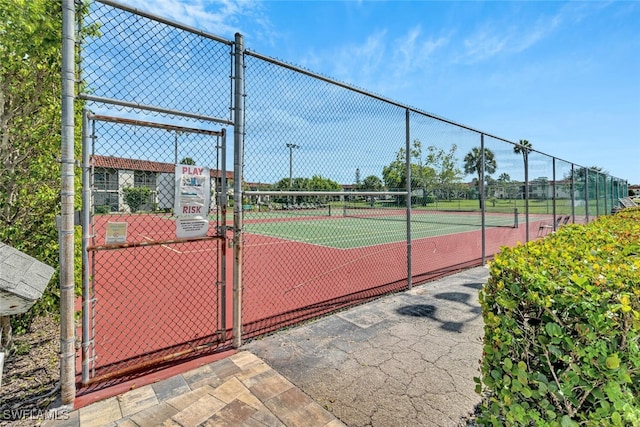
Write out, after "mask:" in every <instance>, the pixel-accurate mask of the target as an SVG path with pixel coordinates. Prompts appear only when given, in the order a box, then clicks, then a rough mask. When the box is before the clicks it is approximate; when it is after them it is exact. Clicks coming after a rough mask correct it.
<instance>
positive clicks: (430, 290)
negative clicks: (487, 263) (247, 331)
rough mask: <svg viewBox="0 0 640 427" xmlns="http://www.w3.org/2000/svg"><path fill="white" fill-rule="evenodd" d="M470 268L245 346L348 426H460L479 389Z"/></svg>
mask: <svg viewBox="0 0 640 427" xmlns="http://www.w3.org/2000/svg"><path fill="white" fill-rule="evenodd" d="M487 278H488V269H487V268H486V267H477V268H473V269H469V270H466V271H463V272H461V273H458V274H455V275H451V276H447V277H444V278H442V279H439V280H437V281H434V282H429V283H426V284H424V285H420V286H416V287H414V288H413V289H412V290H410V291H406V292H402V293H398V294H393V295H388V296H386V297H383V298H380V299H378V300H376V301H374V302H370V303H368V304H364V305H360V306H357V307H354V308H351V309H348V310H345V311H343V312H340V313H337V314H334V315H332V316H328V317H325V318H321V319H319V320H316V321H313V322H310V323H308V324H306V325H302V326H298V327H295V328H292V329H289V330H285V331H281V332H279V333H276V334H274V335H271V336H268V337H264V338H262V339H257V340H254V341H252V342H250V343H248V344H246V345H245V346H244V348H243V349H244V350H249V351H251V352H252V353H254V354H255V355H257V356H258V357H260V358H261V359H262V360H264V361H265V362H266V363H267V364H269V365H270V366H272V367H273V368H274V369H276V370H277V371H278V372H279V373H280V374H282V375H283V376H284V377H286V378H287V379H288V380H289V381H291V382H292V383H293V384H295V385H296V386H297V387H299V388H300V389H301V390H302V391H304V392H305V393H306V394H308V395H309V396H310V397H311V398H313V399H314V400H315V401H317V402H318V403H319V404H321V405H322V406H324V407H325V408H326V409H328V410H329V411H330V412H331V413H333V414H334V415H335V416H336V417H338V418H339V419H340V420H341V421H342V422H343V423H345V424H346V425H348V426H394V427H395V426H460V425H465V424H466V421H465V419H466V417H468V416H469V415H470V414H471V413H473V410H474V407H475V405H476V404H477V403H479V402H480V399H481V397H480V396H479V395H478V394H476V393H475V391H474V390H475V383H474V381H473V378H474V377H475V376H478V375H479V373H480V370H479V368H480V363H479V360H480V358H481V355H482V336H483V321H482V316H481V310H480V305H479V303H478V291H479V289H480V288H481V287H482V285H483V284H484V283H485V282H486V280H487Z"/></svg>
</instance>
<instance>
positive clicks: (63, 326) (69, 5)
mask: <svg viewBox="0 0 640 427" xmlns="http://www.w3.org/2000/svg"><path fill="white" fill-rule="evenodd" d="M74 7H75V6H74V2H73V0H63V2H62V130H61V132H62V156H61V157H62V173H61V180H62V182H61V194H60V199H61V200H60V201H61V205H62V206H61V208H62V209H61V221H60V229H59V233H60V239H59V242H60V388H61V398H62V403H63V404H65V405H66V404H72V403H73V400H74V399H75V397H76V387H75V367H76V364H75V361H76V358H75V356H76V351H75V327H74V326H75V325H74V316H73V314H74V313H73V311H74V309H73V306H74V297H75V296H74V288H75V283H74V274H73V270H74V240H73V237H74V198H75V188H74V174H75V171H74V167H75V159H74V157H75V156H74V146H75V145H74V126H75V117H74V114H75V109H74V98H75V95H74V86H75V28H74V27H75V9H74Z"/></svg>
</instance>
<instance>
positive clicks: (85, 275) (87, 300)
mask: <svg viewBox="0 0 640 427" xmlns="http://www.w3.org/2000/svg"><path fill="white" fill-rule="evenodd" d="M88 133H89V112H88V111H87V110H86V109H84V110H83V111H82V383H83V384H87V383H88V382H89V361H90V360H89V359H90V356H89V348H90V345H91V334H90V333H89V332H90V327H89V324H90V320H91V309H90V307H91V293H90V291H89V276H90V274H89V252H88V251H87V247H88V246H89V241H90V239H91V230H90V227H91V224H90V222H91V164H90V162H89V138H92V137H93V135H92V136H91V137H90V136H89V135H88Z"/></svg>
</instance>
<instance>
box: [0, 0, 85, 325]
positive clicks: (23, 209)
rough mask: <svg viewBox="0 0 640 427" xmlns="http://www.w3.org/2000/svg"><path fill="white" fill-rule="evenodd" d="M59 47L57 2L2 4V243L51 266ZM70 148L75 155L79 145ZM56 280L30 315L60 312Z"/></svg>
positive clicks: (4, 0)
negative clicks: (74, 151)
mask: <svg viewBox="0 0 640 427" xmlns="http://www.w3.org/2000/svg"><path fill="white" fill-rule="evenodd" d="M84 12H85V11H80V13H84ZM61 46H62V6H61V3H60V1H57V0H0V241H3V242H4V243H6V244H8V245H11V246H13V247H15V248H16V249H18V250H21V251H23V252H25V253H27V254H29V255H31V256H33V257H34V258H37V259H38V260H40V261H42V262H44V263H46V264H48V265H51V266H53V267H56V269H57V268H58V266H59V262H58V233H57V229H56V225H55V216H56V214H58V213H59V212H60V208H59V204H60V191H61V179H60V162H59V160H58V159H59V157H60V153H61V137H60V129H61V102H60V98H61V91H62V83H61V75H60V70H61V67H62V53H61ZM76 108H77V110H76V111H77V113H79V111H80V109H81V108H82V106H81V105H80V104H79V103H78V104H77V105H76ZM76 122H77V123H79V122H80V120H79V115H78V114H77V115H76ZM78 130H79V129H78ZM76 140H80V138H79V134H77V135H76ZM75 150H76V156H77V158H79V153H80V150H81V147H80V144H76V146H75ZM78 171H79V170H78ZM76 178H77V179H76V188H80V185H79V184H80V181H79V173H78V174H77V175H76ZM76 200H77V202H78V203H77V205H78V206H79V200H80V191H76ZM78 246H79V245H78ZM76 264H77V265H76V267H78V268H77V270H78V271H79V267H80V265H79V263H78V262H76ZM77 274H79V273H77ZM57 277H58V276H57V274H56V275H54V278H53V279H52V280H51V282H50V283H49V287H48V288H47V290H46V291H45V293H44V295H43V297H42V298H41V299H40V301H38V302H37V303H36V305H35V306H34V308H33V309H32V310H31V311H30V314H29V316H28V317H30V316H32V315H34V314H39V313H42V312H44V311H55V310H57V309H58V303H59V295H58V290H57V286H56V285H57Z"/></svg>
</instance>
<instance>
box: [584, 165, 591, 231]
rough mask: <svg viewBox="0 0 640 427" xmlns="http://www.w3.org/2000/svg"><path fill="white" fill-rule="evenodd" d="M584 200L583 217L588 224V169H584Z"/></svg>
mask: <svg viewBox="0 0 640 427" xmlns="http://www.w3.org/2000/svg"><path fill="white" fill-rule="evenodd" d="M584 188H585V191H584V200H585V205H584V216H585V221H586V222H587V223H588V222H589V190H590V189H589V169H587V168H584Z"/></svg>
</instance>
